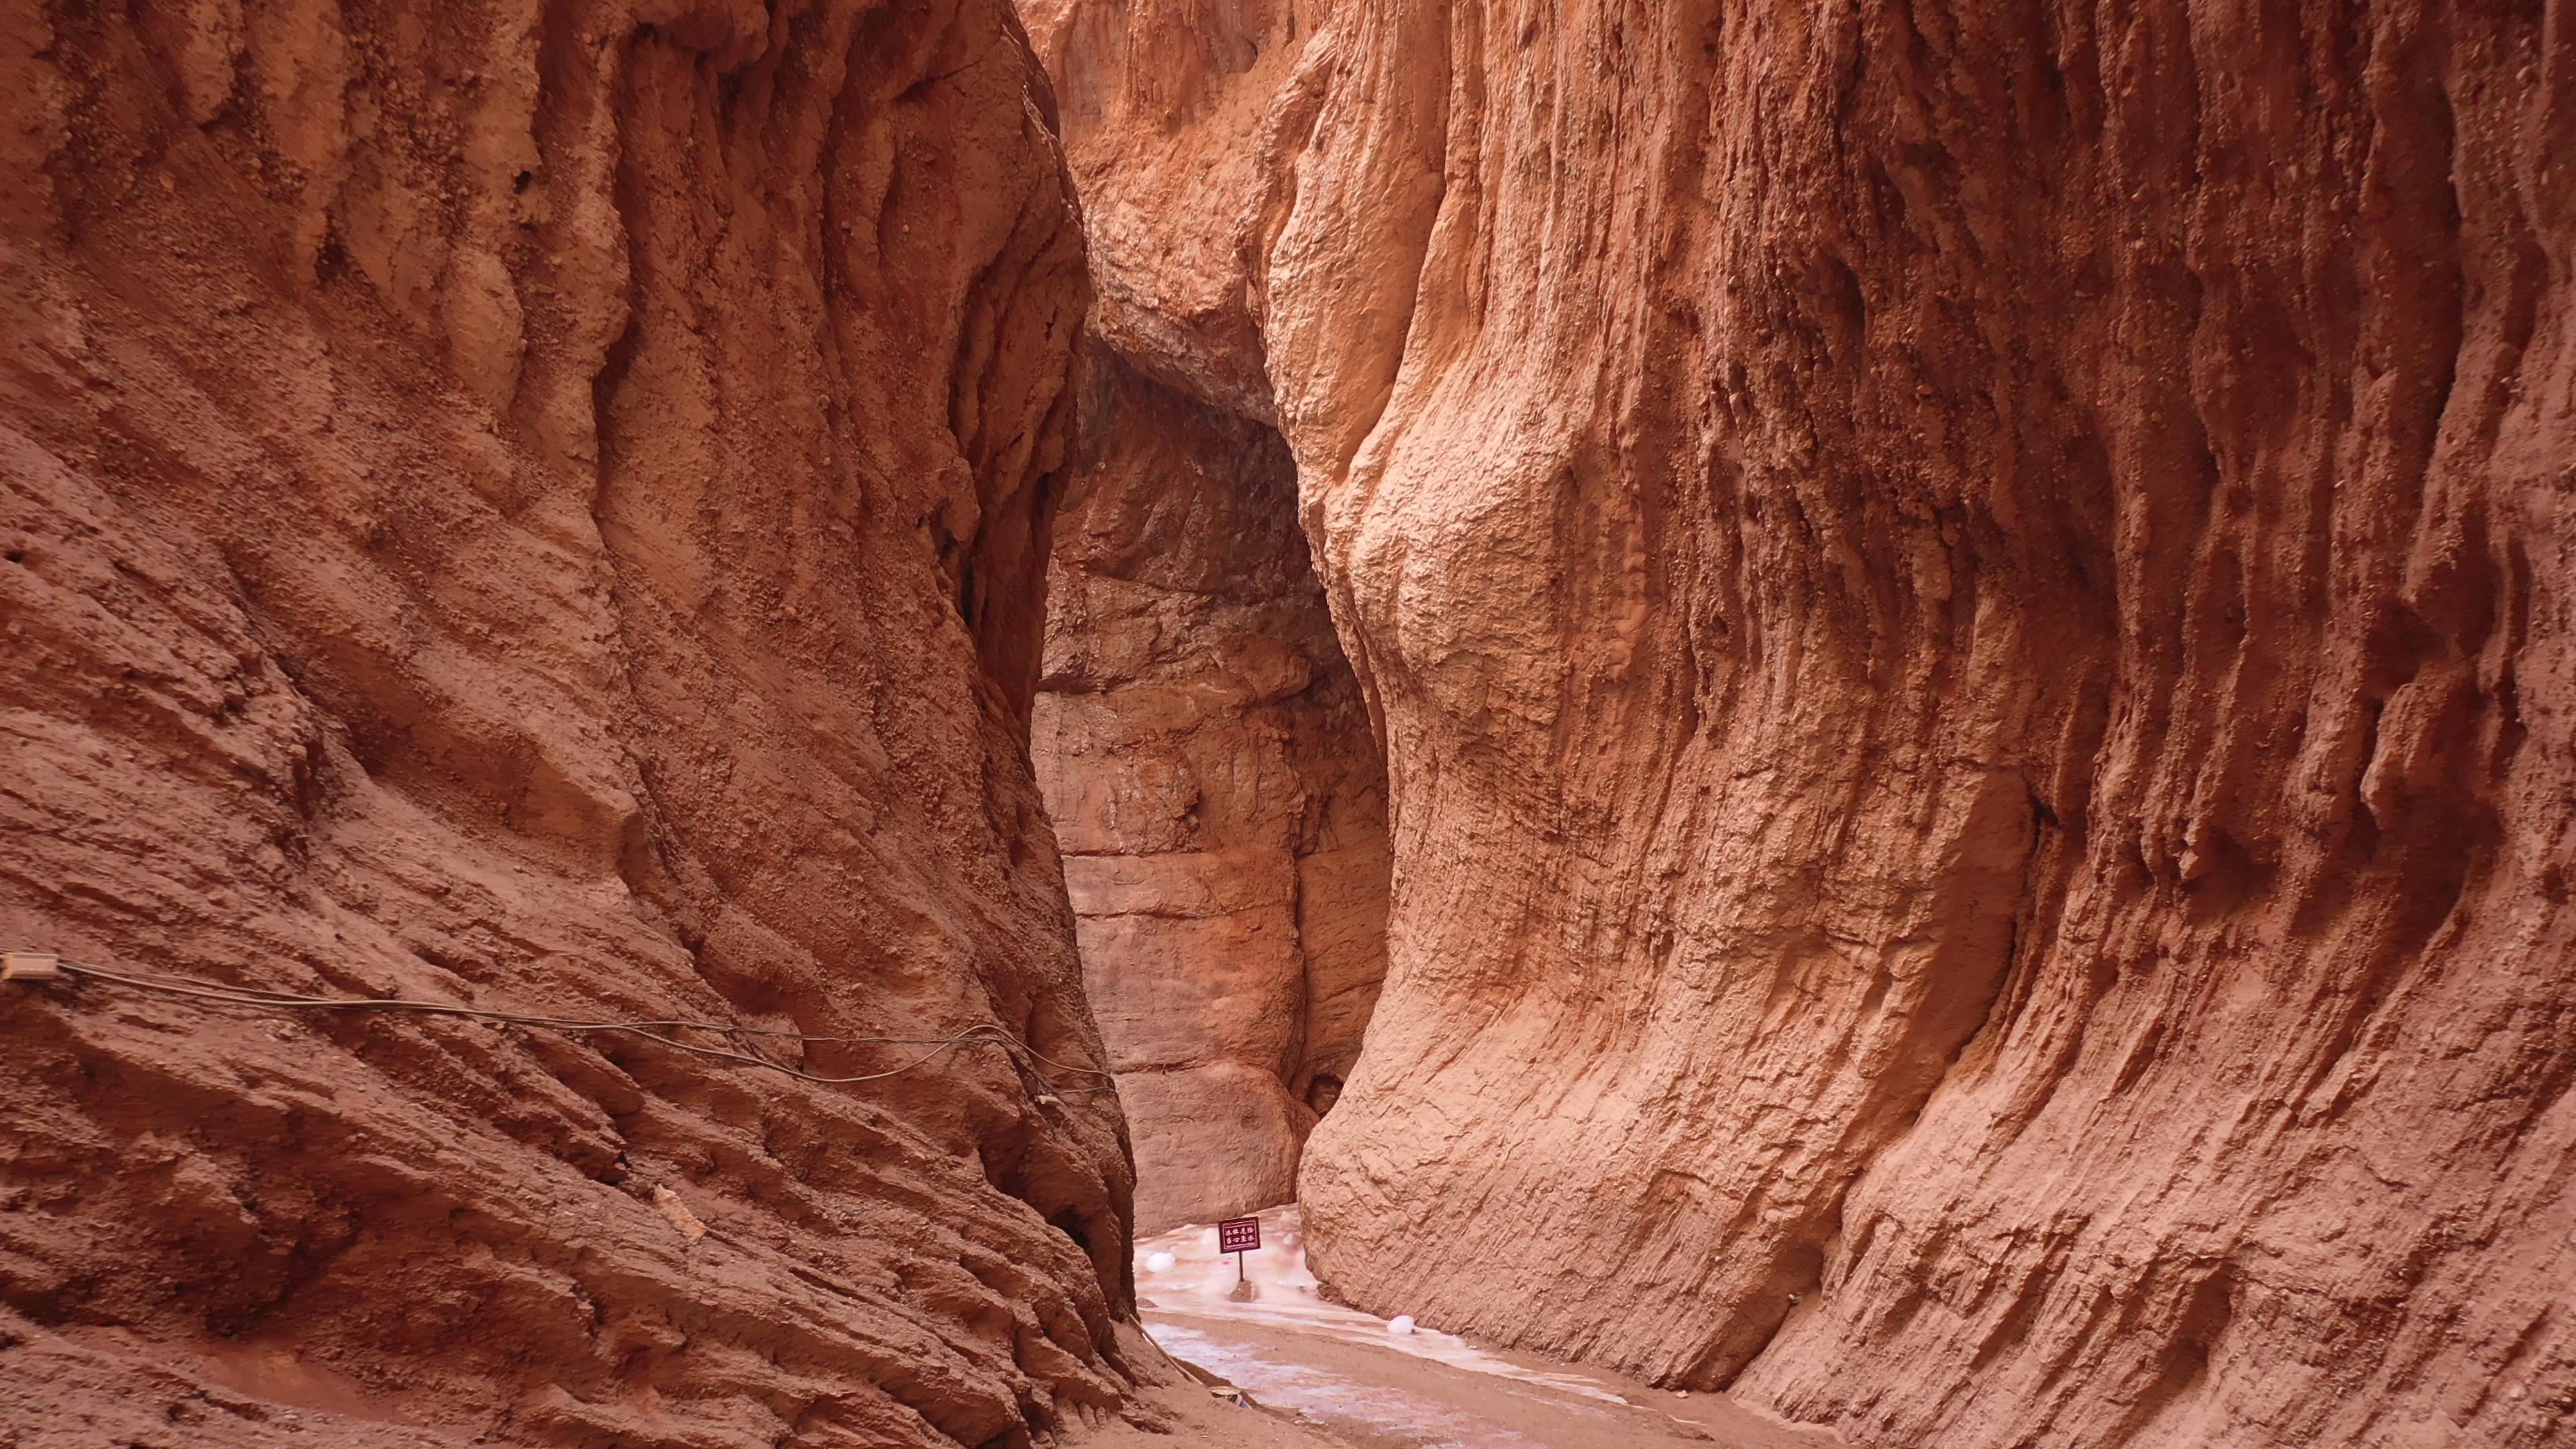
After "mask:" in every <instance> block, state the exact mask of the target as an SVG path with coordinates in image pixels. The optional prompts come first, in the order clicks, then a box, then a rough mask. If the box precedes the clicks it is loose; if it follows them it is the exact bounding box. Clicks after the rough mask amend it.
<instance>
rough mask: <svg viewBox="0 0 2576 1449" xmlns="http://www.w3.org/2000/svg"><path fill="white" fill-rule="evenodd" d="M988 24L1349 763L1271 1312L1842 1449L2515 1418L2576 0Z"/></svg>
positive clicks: (2549, 727) (2564, 416)
mask: <svg viewBox="0 0 2576 1449" xmlns="http://www.w3.org/2000/svg"><path fill="white" fill-rule="evenodd" d="M1025 8H1026V9H1027V11H1028V13H1029V15H1030V17H1031V28H1032V33H1033V35H1035V37H1036V38H1037V39H1038V41H1039V44H1040V48H1041V50H1042V52H1043V53H1044V54H1046V55H1047V56H1048V58H1049V62H1050V65H1051V67H1052V68H1053V70H1054V72H1055V74H1056V76H1057V79H1058V82H1059V86H1060V88H1061V90H1062V92H1063V96H1064V106H1065V114H1066V116H1067V118H1068V126H1069V131H1070V134H1071V137H1072V142H1071V144H1072V149H1073V151H1074V153H1075V155H1076V157H1077V175H1078V179H1079V183H1080V185H1081V186H1082V187H1083V189H1084V191H1085V202H1086V207H1087V210H1088V214H1089V216H1090V217H1091V223H1090V226H1091V232H1092V235H1093V238H1094V242H1095V246H1099V245H1100V243H1101V241H1102V239H1103V238H1104V237H1105V238H1108V239H1109V240H1110V241H1112V242H1121V241H1122V240H1123V241H1127V242H1133V243H1134V246H1135V250H1134V255H1136V256H1138V257H1141V258H1144V260H1143V261H1142V262H1140V263H1137V264H1136V265H1134V266H1132V267H1130V268H1129V269H1128V271H1127V272H1126V273H1125V275H1124V279H1123V280H1121V281H1119V282H1117V283H1115V284H1106V285H1105V287H1104V297H1105V302H1104V318H1105V321H1104V325H1105V326H1107V327H1110V328H1111V329H1113V330H1119V329H1123V330H1124V331H1125V332H1126V333H1128V334H1132V335H1138V336H1152V337H1156V338H1160V339H1163V340H1164V342H1163V345H1164V346H1165V347H1166V349H1167V352H1168V353H1169V355H1172V356H1176V357H1179V358H1181V359H1183V365H1175V366H1172V367H1170V368H1168V369H1167V370H1168V371H1171V372H1173V373H1174V374H1175V375H1180V376H1184V377H1188V378H1193V379H1196V378H1204V379H1208V380H1210V384H1209V385H1211V386H1213V385H1215V384H1218V383H1223V384H1227V385H1231V386H1233V387H1235V388H1237V389H1238V390H1239V391H1240V392H1241V393H1243V394H1245V395H1247V396H1250V397H1253V398H1255V399H1256V400H1257V401H1258V403H1259V404H1260V406H1261V407H1262V408H1263V409H1266V414H1267V415H1268V416H1271V417H1273V418H1275V420H1276V422H1277V424H1278V426H1279V428H1280V429H1281V431H1282V433H1283V435H1284V437H1285V438H1286V440H1287V442H1288V444H1289V446H1290V448H1291V450H1292V452H1293V455H1294V457H1295V460H1296V465H1297V470H1298V477H1299V488H1300V494H1301V499H1302V506H1303V509H1304V516H1305V520H1306V523H1307V525H1308V529H1309V532H1310V533H1311V534H1312V535H1313V536H1314V538H1315V539H1316V541H1317V545H1318V558H1319V566H1320V572H1321V574H1322V576H1323V579H1324V583H1325V586H1326V589H1327V591H1328V593H1329V595H1330V599H1331V604H1332V609H1333V613H1334V616H1335V618H1336V620H1337V622H1338V624H1339V626H1340V631H1341V635H1342V639H1343V642H1344V644H1345V646H1346V648H1347V650H1348V652H1349V656H1350V658H1351V660H1352V663H1353V665H1354V667H1355V669H1356V672H1357V675H1358V677H1359V679H1360V680H1361V682H1362V684H1363V685H1364V687H1365V689H1366V691H1367V694H1368V698H1369V701H1370V706H1371V708H1372V710H1373V712H1374V713H1375V714H1376V715H1377V717H1378V718H1379V720H1380V722H1381V725H1382V730H1383V735H1384V740H1385V745H1386V751H1387V769H1388V777H1389V790H1390V800H1391V812H1392V816H1393V829H1394V858H1395V871H1394V892H1393V903H1392V909H1391V918H1390V927H1389V964H1388V976H1387V980H1386V987H1385V994H1384V996H1383V997H1382V999H1381V1001H1380V1003H1379V1006H1378V1009H1377V1014H1376V1016H1375V1018H1374V1020H1373V1022H1372V1024H1371V1027H1370V1040H1369V1050H1368V1052H1367V1054H1366V1056H1365V1057H1364V1059H1363V1060H1362V1062H1361V1064H1360V1067H1359V1069H1358V1072H1357V1074H1356V1075H1355V1076H1354V1077H1353V1078H1352V1080H1351V1082H1350V1086H1349V1092H1348V1094H1347V1095H1346V1096H1345V1098H1344V1099H1343V1101H1342V1104H1341V1105H1340V1106H1339V1107H1338V1108H1337V1109H1336V1111H1335V1112H1334V1113H1333V1114H1332V1115H1331V1116H1330V1117H1329V1118H1327V1119H1326V1120H1325V1121H1324V1123H1323V1124H1322V1125H1321V1126H1320V1128H1319V1129H1318V1130H1317V1132H1316V1134H1315V1136H1314V1138H1313V1139H1312V1141H1311V1142H1310V1144H1309V1147H1308V1150H1307V1154H1306V1159H1305V1165H1304V1168H1303V1171H1302V1174H1301V1179H1300V1189H1301V1191H1300V1197H1301V1200H1302V1202H1303V1204H1304V1209H1305V1213H1306V1220H1307V1223H1308V1225H1309V1227H1310V1230H1311V1238H1310V1247H1311V1252H1312V1254H1313V1258H1314V1261H1315V1262H1316V1264H1317V1265H1318V1267H1319V1269H1320V1271H1322V1272H1324V1273H1325V1274H1326V1275H1327V1276H1328V1277H1329V1278H1330V1280H1331V1281H1332V1282H1333V1283H1334V1284H1335V1285H1337V1286H1338V1288H1339V1289H1340V1290H1341V1291H1343V1292H1344V1293H1346V1294H1348V1295H1349V1296H1350V1297H1352V1298H1353V1299H1354V1300H1356V1301H1358V1302H1359V1303H1361V1304H1363V1305H1366V1306H1369V1307H1372V1308H1376V1309H1379V1310H1382V1311H1395V1310H1398V1309H1401V1310H1404V1311H1408V1312H1413V1313H1416V1314H1418V1315H1420V1316H1421V1317H1422V1318H1423V1319H1424V1320H1425V1321H1426V1322H1430V1323H1435V1324H1438V1325H1440V1326H1443V1327H1447V1328H1455V1329H1463V1330H1473V1331H1478V1332H1482V1333H1487V1334H1492V1335H1495V1336H1498V1337H1501V1338H1504V1339H1506V1340H1508V1341H1511V1342H1514V1343H1517V1344H1521V1345H1524V1346H1529V1347H1534V1348H1544V1349H1550V1350H1555V1351H1561V1352H1569V1353H1574V1354H1579V1355H1582V1356H1585V1357H1588V1358H1592V1359H1597V1360H1601V1361H1604V1362H1609V1363H1613V1364H1617V1365H1620V1366H1622V1367H1626V1368H1630V1369H1633V1370H1637V1371H1639V1372H1642V1373H1645V1374H1647V1375H1650V1376H1652V1377H1654V1378H1656V1379H1658V1380H1661V1381H1663V1382H1667V1383H1674V1384H1688V1385H1716V1384H1726V1385H1732V1386H1733V1388H1734V1390H1735V1392H1736V1393H1737V1394H1739V1395H1741V1396H1743V1397H1745V1398H1746V1399H1748V1400H1750V1401H1752V1402H1755V1403H1758V1404H1762V1405H1767V1406H1769V1407H1771V1408H1773V1409H1775V1410H1777V1411H1779V1412H1781V1413H1783V1414H1786V1415H1789V1416H1791V1417H1794V1418H1797V1419H1801V1420H1807V1421H1813V1422H1820V1423H1828V1424H1832V1425H1834V1426H1836V1427H1838V1428H1839V1429H1841V1430H1842V1431H1843V1432H1844V1433H1845V1434H1846V1435H1847V1436H1849V1437H1850V1438H1851V1439H1853V1440H1854V1441H1855V1442H1859V1443H1868V1444H1891V1445H1893V1444H1912V1443H1924V1442H1938V1443H1941V1444H1944V1445H1953V1446H1980V1445H2005V1444H2041V1445H2087V1446H2103V1445H2197V1444H2211V1443H2224V1444H2239V1445H2276V1444H2277V1445H2305V1444H2317V1443H2353V1444H2385V1445H2396V1444H2418V1443H2463V1444H2467V1443H2474V1444H2482V1445H2503V1444H2519V1445H2537V1444H2543V1443H2563V1442H2565V1438H2566V1434H2567V1428H2566V1426H2567V1424H2568V1423H2569V1422H2571V1420H2570V1418H2569V1415H2570V1413H2571V1410H2576V1337H2571V1326H2570V1319H2569V1316H2568V1300H2567V1296H2566V1287H2565V1285H2566V1284H2567V1283H2569V1282H2571V1281H2576V1256H2571V1255H2576V1246H2571V1237H2570V1227H2571V1224H2576V1194H2571V1176H2576V1166H2571V1164H2576V1097H2571V1095H2570V1093H2569V1090H2568V1088H2569V1084H2570V1082H2571V1081H2576V1030H2571V1022H2570V1017H2569V1009H2570V1006H2569V1004H2570V1002H2571V1001H2576V908H2571V906H2570V904H2569V888H2568V884H2567V882H2568V879H2569V876H2570V872H2571V869H2572V868H2576V840H2572V839H2571V836H2570V821H2571V818H2576V810H2571V806H2570V801H2571V799H2576V709H2571V706H2576V673H2571V668H2570V664H2569V661H2570V660H2571V659H2576V639H2571V619H2576V612H2571V610H2572V609H2576V599H2571V590H2576V556H2572V555H2571V549H2576V543H2571V540H2576V474H2571V473H2570V472H2569V470H2568V459H2569V458H2570V457H2576V330H2571V325H2576V306H2571V300H2576V293H2571V291H2570V285H2569V278H2570V276H2571V273H2572V272H2576V244H2572V243H2576V218H2571V215H2570V207H2571V198H2576V175H2571V171H2570V167H2571V165H2576V20H2571V18H2570V17H2571V14H2576V12H2570V11H2568V10H2567V9H2566V7H2564V6H2547V7H2521V8H2498V7H2490V6H2470V5H2457V4H2443V3H2420V0H2394V3H2385V4H2378V3H2374V4H2368V5H2346V6H2324V7H2313V6H2312V7H2307V8H2305V9H2298V8H2282V7H2271V8H2261V7H2256V8H2247V7H2241V6H2222V5H2216V4H2204V3H2191V0H2160V3H2151V4H2147V5H2143V6H2135V7H2129V8H2126V9H2118V10H2102V9H2095V8H2087V7H2065V6H2049V5H2042V6H2038V7H1981V6H1970V5H1957V4H1947V5H1945V4H1932V5H1928V6H1927V5H1914V6H1910V7H1909V6H1885V5H1863V6H1859V7H1845V8H1831V7H1828V8H1823V9H1809V10H1798V11H1788V10H1779V9H1765V8H1761V7H1753V6H1745V5H1739V4H1734V3H1727V0H1692V3H1678V4H1667V3H1657V4H1626V3H1613V4H1602V5H1589V6H1576V7H1562V8H1558V9H1547V8H1544V7H1541V8H1536V9H1533V8H1530V7H1526V6H1524V7H1503V6H1496V5H1490V4H1485V3H1480V0H1455V3H1452V0H1346V3H1344V4H1342V5H1340V6H1338V7H1332V8H1329V9H1326V8H1318V7H1312V6H1302V5H1289V4H1284V3H1279V0H1267V3H1260V0H1243V3H1236V4H1227V5H1195V6H1160V5H1154V6H1146V5H1136V6H1128V5H1109V4H1095V3H1090V0H1029V3H1028V4H1027V5H1026V7H1025ZM1086 125H1091V126H1094V127H1096V128H1098V134H1092V135H1088V136H1086V135H1085V132H1084V127H1085V126H1086ZM1086 157H1088V158H1090V159H1088V160H1085V159H1084V158H1086ZM1158 225H1159V226H1160V227H1161V228H1162V229H1163V232H1164V233H1165V234H1164V235H1160V236H1157V235H1155V234H1154V229H1155V227H1156V226H1158Z"/></svg>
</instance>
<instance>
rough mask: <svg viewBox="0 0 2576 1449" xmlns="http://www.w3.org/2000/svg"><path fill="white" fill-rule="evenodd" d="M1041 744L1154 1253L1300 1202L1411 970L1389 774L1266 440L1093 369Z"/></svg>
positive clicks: (1038, 733) (1258, 432)
mask: <svg viewBox="0 0 2576 1449" xmlns="http://www.w3.org/2000/svg"><path fill="white" fill-rule="evenodd" d="M1082 430H1083V434H1084V446H1083V450H1082V457H1081V459H1080V461H1079V464H1078V466H1077V467H1076V468H1075V469H1074V472H1073V481H1072V484H1071V486H1070V488H1069V490H1068V492H1067V494H1066V498H1065V504H1064V513H1063V517H1062V521H1061V522H1060V523H1059V525H1058V528H1057V533H1056V545H1055V562H1054V567H1053V569H1052V571H1051V573H1050V581H1049V585H1050V592H1049V597H1048V621H1047V654H1046V665H1045V673H1044V675H1043V677H1042V678H1041V680H1040V683H1039V694H1038V698H1037V713H1036V730H1035V733H1034V736H1033V740H1032V749H1033V754H1034V758H1035V761H1036V765H1037V772H1038V782H1039V784H1040V786H1041V787H1042V788H1043V790H1044V791H1045V794H1046V799H1047V807H1048V812H1049V814H1050V815H1051V816H1052V817H1053V819H1054V822H1055V830H1056V840H1057V843H1058V845H1059V846H1060V848H1061V849H1062V850H1063V852H1064V869H1065V885H1066V887H1067V889H1068V890H1069V891H1070V892H1071V895H1072V900H1073V908H1074V912H1075V916H1076V921H1077V928H1078V932H1079V939H1080V943H1081V952H1082V968H1083V977H1084V980H1085V982H1086V984H1087V986H1088V989H1089V992H1090V996H1091V1001H1092V1006H1093V1010H1094V1012H1095V1014H1096V1015H1097V1016H1098V1019H1099V1021H1100V1030H1101V1035H1102V1038H1103V1040H1104V1042H1105V1043H1106V1045H1107V1047H1108V1050H1109V1053H1110V1061H1111V1065H1112V1066H1113V1067H1115V1068H1116V1070H1117V1072H1118V1090H1119V1095H1120V1097H1121V1098H1122V1099H1123V1101H1124V1104H1125V1107H1126V1111H1127V1119H1128V1123H1129V1125H1130V1128H1131V1130H1132V1133H1133V1140H1134V1144H1135V1154H1136V1226H1137V1229H1138V1230H1139V1231H1141V1232H1154V1231H1158V1230H1160V1229H1162V1228H1165V1227H1169V1226H1171V1225H1173V1224H1176V1223H1183V1222H1210V1221H1214V1220H1215V1219H1217V1218H1221V1217H1225V1216H1228V1215H1231V1214H1234V1213H1240V1212H1248V1211H1251V1210H1253V1209H1256V1208H1263V1207H1269V1206H1271V1205H1273V1204H1276V1203H1281V1202H1286V1201H1288V1200H1289V1199H1290V1198H1292V1197H1293V1196H1294V1195H1295V1191H1296V1173H1297V1159H1298V1154H1299V1151H1300V1149H1301V1148H1302V1147H1303V1146H1304V1144H1305V1140H1306V1136H1307V1133H1308V1132H1309V1131H1310V1130H1312V1128H1313V1126H1314V1124H1315V1120H1316V1117H1317V1114H1318V1112H1319V1111H1320V1110H1324V1109H1328V1108H1329V1107H1330V1106H1331V1104H1332V1101H1333V1099H1334V1098H1335V1097H1336V1096H1338V1094H1339V1090H1340V1087H1341V1084H1342V1082H1343V1080H1344V1079H1345V1078H1347V1077H1348V1076H1349V1074H1350V1071H1351V1067H1352V1065H1353V1063H1354V1062H1355V1061H1356V1060H1357V1059H1358V1056H1359V1048H1360V1040H1361V1036H1362V1033H1363V1031H1364V1030H1365V1028H1366V1027H1367V1025H1368V1016H1369V1010H1370V1008H1371V1007H1372V1006H1373V1005H1374V1004H1375V1002H1376V999H1377V990H1378V983H1379V979H1380V978H1381V977H1382V976H1383V975H1384V973H1385V968H1386V950H1385V937H1386V889H1387V838H1386V806H1385V774H1384V770H1383V767H1382V766H1381V765H1380V763H1379V760H1378V755H1377V743H1376V740H1375V739H1374V738H1373V737H1372V736H1371V734H1370V731H1369V720H1368V714H1367V709H1366V706H1365V705H1364V704H1363V702H1362V701H1361V698H1360V692H1359V685H1358V681H1357V680H1355V679H1354V678H1352V676H1351V670H1350V665H1349V663H1348V662H1347V661H1346V660H1345V659H1344V658H1343V657H1342V651H1341V646H1340V644H1339V642H1338V641H1337V640H1336V639H1335V637H1334V633H1333V621H1332V618H1331V616H1330V615H1329V614H1328V613H1327V612H1326V609H1325V604H1324V593H1323V588H1322V585H1321V584H1319V583H1318V582H1317V581H1316V579H1315V576H1314V571H1313V569H1312V567H1311V566H1310V564H1309V562H1308V554H1307V545H1306V536H1305V533H1304V531H1303V530H1302V529H1301V528H1300V527H1299V526H1298V522H1297V500H1296V486H1297V482H1296V469H1295V466H1294V465H1293V464H1292V463H1291V462H1290V460H1289V457H1288V450H1287V446H1286V445H1285V444H1284V443H1282V442H1281V441H1280V439H1279V435H1278V434H1277V433H1276V432H1275V431H1273V430H1272V429H1270V428H1269V427H1267V426H1264V425H1263V424H1260V423H1258V422H1254V421H1251V420H1249V419H1246V418H1243V417H1241V416H1239V415H1236V414H1234V413H1231V412H1228V411H1226V410H1224V409H1222V408H1217V407H1213V406H1210V405H1209V404H1207V403H1205V402H1203V401H1200V400H1198V399H1196V398H1193V397H1191V396H1190V395H1189V394H1187V393H1185V392H1183V391H1181V390H1180V389H1178V388H1176V387H1173V386H1170V385H1168V384H1165V383H1162V382H1158V381H1156V380H1154V379H1153V378H1151V377H1148V376H1146V375H1144V374H1143V373H1142V372H1140V371H1139V370H1138V369H1137V368H1136V367H1135V366H1133V365H1131V364H1130V363H1128V362H1127V361H1125V360H1124V359H1122V358H1120V357H1119V356H1118V355H1117V354H1116V353H1114V352H1111V351H1109V350H1108V349H1106V348H1099V349H1096V355H1095V365H1094V367H1093V385H1092V386H1091V388H1090V392H1089V397H1088V398H1087V399H1086V402H1085V406H1084V409H1083V429H1082Z"/></svg>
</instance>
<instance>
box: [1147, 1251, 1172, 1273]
mask: <svg viewBox="0 0 2576 1449" xmlns="http://www.w3.org/2000/svg"><path fill="white" fill-rule="evenodd" d="M1178 1261H1180V1260H1179V1259H1177V1258H1174V1257H1173V1256H1172V1255H1171V1254H1169V1253H1148V1254H1146V1255H1145V1271H1146V1272H1148V1273H1168V1272H1170V1271H1172V1264H1174V1263H1176V1262H1178Z"/></svg>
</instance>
